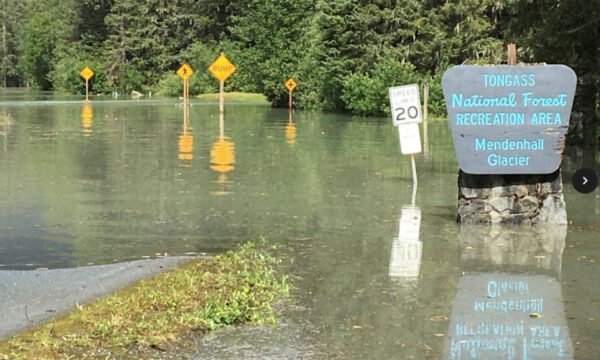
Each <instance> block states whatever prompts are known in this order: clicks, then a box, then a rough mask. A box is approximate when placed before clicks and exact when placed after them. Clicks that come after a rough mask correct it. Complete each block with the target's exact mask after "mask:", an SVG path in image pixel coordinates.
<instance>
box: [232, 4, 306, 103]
mask: <svg viewBox="0 0 600 360" xmlns="http://www.w3.org/2000/svg"><path fill="white" fill-rule="evenodd" d="M312 7H313V2H312V1H309V0H280V1H267V2H257V1H252V0H243V1H236V2H235V3H233V4H232V9H231V11H232V16H231V20H230V21H231V26H230V27H229V30H230V32H231V36H232V41H233V42H234V44H235V46H236V47H237V48H238V51H237V52H235V51H234V53H235V54H234V56H232V61H234V60H235V62H234V63H235V64H236V66H237V67H238V69H239V70H238V71H239V74H237V78H238V83H237V84H238V88H239V89H240V90H243V91H252V92H260V93H262V94H264V95H265V96H266V97H267V99H269V101H270V102H271V103H272V104H273V105H275V106H283V105H284V104H287V90H286V89H285V87H284V86H283V84H284V82H285V81H286V80H287V78H288V77H295V78H296V79H299V76H298V75H299V74H298V68H299V66H298V65H299V62H300V60H301V59H302V54H303V53H304V51H305V50H304V48H305V46H304V41H305V37H304V28H305V27H306V25H307V23H308V20H309V19H310V14H311V12H312Z"/></svg>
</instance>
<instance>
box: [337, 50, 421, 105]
mask: <svg viewBox="0 0 600 360" xmlns="http://www.w3.org/2000/svg"><path fill="white" fill-rule="evenodd" d="M417 81H418V74H417V73H416V71H415V67H414V66H413V65H412V64H411V63H409V62H406V61H398V60H396V59H395V58H394V57H392V56H389V55H388V56H386V57H384V58H383V59H381V61H379V62H377V64H375V67H374V68H373V71H372V72H371V74H363V73H353V74H350V75H348V76H346V78H345V79H344V82H343V92H342V96H341V98H342V100H343V101H344V103H345V104H346V107H347V108H348V109H350V110H351V111H352V112H353V113H354V114H357V115H371V116H372V115H382V114H385V113H389V98H388V88H389V87H391V86H396V85H404V84H412V83H415V82H417Z"/></svg>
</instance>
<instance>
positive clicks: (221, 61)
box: [208, 53, 235, 81]
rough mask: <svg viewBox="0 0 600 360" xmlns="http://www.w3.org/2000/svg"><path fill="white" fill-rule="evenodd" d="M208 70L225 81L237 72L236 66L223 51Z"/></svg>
mask: <svg viewBox="0 0 600 360" xmlns="http://www.w3.org/2000/svg"><path fill="white" fill-rule="evenodd" d="M208 71H210V73H211V74H212V75H213V76H214V77H216V78H217V79H219V81H225V80H227V78H228V77H230V76H231V74H233V73H234V72H235V66H234V65H233V64H232V63H231V62H230V61H229V59H227V57H226V56H225V54H223V53H221V55H219V57H218V58H217V59H216V60H215V61H213V63H212V64H210V66H209V67H208Z"/></svg>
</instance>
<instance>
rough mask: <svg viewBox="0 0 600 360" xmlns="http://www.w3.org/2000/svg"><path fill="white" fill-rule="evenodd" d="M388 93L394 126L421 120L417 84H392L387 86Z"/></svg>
mask: <svg viewBox="0 0 600 360" xmlns="http://www.w3.org/2000/svg"><path fill="white" fill-rule="evenodd" d="M389 94H390V107H391V109H392V121H393V122H394V126H398V125H402V124H413V123H420V122H423V118H422V116H421V101H420V100H419V85H417V84H411V85H404V86H394V87H391V88H389Z"/></svg>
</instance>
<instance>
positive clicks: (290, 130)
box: [285, 110, 296, 145]
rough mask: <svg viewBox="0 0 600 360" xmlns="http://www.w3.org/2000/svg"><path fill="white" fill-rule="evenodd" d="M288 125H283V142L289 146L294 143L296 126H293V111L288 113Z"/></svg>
mask: <svg viewBox="0 0 600 360" xmlns="http://www.w3.org/2000/svg"><path fill="white" fill-rule="evenodd" d="M288 114H289V115H288V123H287V125H285V140H286V143H288V144H289V145H294V144H295V143H296V125H295V124H294V115H293V111H292V110H290V111H289V112H288Z"/></svg>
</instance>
